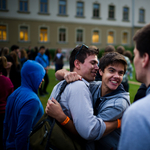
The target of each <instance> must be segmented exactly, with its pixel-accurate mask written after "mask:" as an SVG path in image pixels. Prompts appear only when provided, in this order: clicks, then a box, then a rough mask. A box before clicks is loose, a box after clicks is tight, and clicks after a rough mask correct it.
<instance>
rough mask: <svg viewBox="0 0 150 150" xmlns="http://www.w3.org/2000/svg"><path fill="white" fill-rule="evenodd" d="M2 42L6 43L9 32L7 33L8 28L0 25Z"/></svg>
mask: <svg viewBox="0 0 150 150" xmlns="http://www.w3.org/2000/svg"><path fill="white" fill-rule="evenodd" d="M0 40H1V41H6V40H7V32H6V26H5V25H0Z"/></svg>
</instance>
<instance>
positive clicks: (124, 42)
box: [122, 32, 128, 44]
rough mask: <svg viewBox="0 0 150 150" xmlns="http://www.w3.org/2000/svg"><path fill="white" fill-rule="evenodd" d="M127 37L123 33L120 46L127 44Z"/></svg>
mask: <svg viewBox="0 0 150 150" xmlns="http://www.w3.org/2000/svg"><path fill="white" fill-rule="evenodd" d="M127 36H128V34H127V33H126V32H124V33H123V38H122V44H127Z"/></svg>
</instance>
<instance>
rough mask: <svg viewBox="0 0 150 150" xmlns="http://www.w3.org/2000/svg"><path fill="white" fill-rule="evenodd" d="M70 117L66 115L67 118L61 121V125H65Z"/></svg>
mask: <svg viewBox="0 0 150 150" xmlns="http://www.w3.org/2000/svg"><path fill="white" fill-rule="evenodd" d="M69 120H70V118H69V117H68V116H67V118H66V119H65V120H64V121H63V122H62V123H61V125H63V126H64V125H65V124H67V123H68V122H69Z"/></svg>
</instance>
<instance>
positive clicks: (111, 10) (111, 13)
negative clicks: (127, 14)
mask: <svg viewBox="0 0 150 150" xmlns="http://www.w3.org/2000/svg"><path fill="white" fill-rule="evenodd" d="M108 15H109V16H108V18H109V19H114V18H115V6H109V13H108Z"/></svg>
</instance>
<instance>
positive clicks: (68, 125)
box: [56, 113, 79, 135]
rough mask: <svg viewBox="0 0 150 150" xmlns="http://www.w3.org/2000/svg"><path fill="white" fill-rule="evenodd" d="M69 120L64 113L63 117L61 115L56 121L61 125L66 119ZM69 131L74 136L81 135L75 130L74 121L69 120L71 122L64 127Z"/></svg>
mask: <svg viewBox="0 0 150 150" xmlns="http://www.w3.org/2000/svg"><path fill="white" fill-rule="evenodd" d="M66 118H67V116H66V115H65V114H64V113H62V114H61V115H59V116H58V117H57V118H56V120H57V121H58V122H59V123H62V122H63V121H64V120H65V119H66ZM63 126H64V127H65V128H66V129H67V130H69V132H71V133H72V134H74V135H79V134H78V132H77V130H76V129H75V126H74V124H73V121H72V120H69V122H68V123H67V124H65V125H63Z"/></svg>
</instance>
